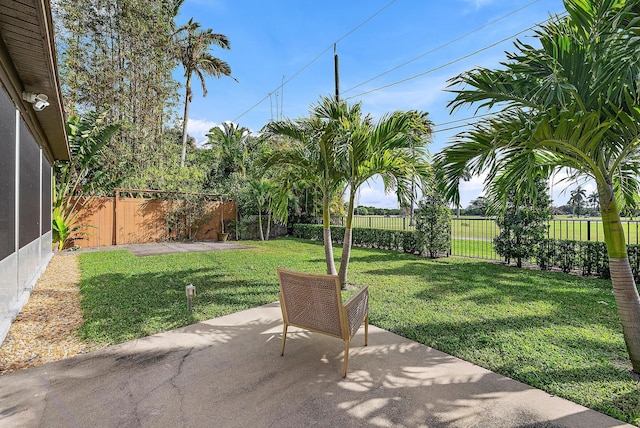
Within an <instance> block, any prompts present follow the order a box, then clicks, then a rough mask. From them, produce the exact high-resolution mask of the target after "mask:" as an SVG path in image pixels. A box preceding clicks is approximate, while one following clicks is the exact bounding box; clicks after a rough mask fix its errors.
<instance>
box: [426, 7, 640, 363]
mask: <svg viewBox="0 0 640 428" xmlns="http://www.w3.org/2000/svg"><path fill="white" fill-rule="evenodd" d="M564 4H565V7H566V9H567V11H568V13H569V15H568V16H567V17H565V18H561V17H556V18H554V19H551V20H550V21H549V22H548V23H547V24H546V25H544V26H541V27H539V28H538V30H537V31H536V38H537V39H538V41H539V42H540V46H541V47H533V46H532V45H530V44H525V43H521V42H520V41H517V42H516V45H515V46H516V49H517V52H515V53H509V54H507V61H506V62H504V63H503V64H502V68H501V69H499V70H491V69H486V68H476V69H474V70H471V71H469V72H466V73H463V74H461V75H459V76H457V77H456V78H454V79H453V80H452V85H456V87H458V85H461V86H462V88H461V89H456V90H454V93H455V94H456V96H455V98H454V100H453V101H451V103H450V104H449V106H450V107H451V108H452V109H453V110H456V109H458V108H459V107H462V106H468V105H471V104H476V105H478V106H479V108H480V107H488V108H491V107H498V108H499V110H498V111H497V112H496V113H495V114H494V115H492V116H489V117H485V118H483V119H481V120H479V121H478V122H477V123H475V124H474V125H473V127H472V128H471V129H470V130H468V131H465V132H463V133H461V134H460V135H458V137H457V141H456V142H455V143H453V144H452V145H451V146H449V147H447V148H446V149H445V150H443V151H442V152H441V153H439V154H438V155H437V158H436V160H437V168H438V174H439V177H440V178H441V179H442V189H443V190H444V191H445V194H446V196H447V197H448V198H449V199H451V200H453V201H454V202H458V201H459V191H458V186H459V180H460V178H461V177H462V175H463V172H464V170H465V168H466V167H469V168H470V170H471V172H472V173H473V174H478V173H480V172H483V171H486V172H487V174H488V175H487V177H488V178H487V185H488V187H489V190H490V191H491V192H492V193H494V194H497V195H502V196H503V197H504V195H507V194H508V190H509V189H516V190H517V191H518V192H528V193H529V194H532V193H533V192H534V190H533V189H534V186H533V183H534V180H533V178H535V177H536V176H542V177H548V176H549V175H550V174H551V173H552V172H553V171H557V170H559V169H561V168H568V169H570V170H571V171H572V172H573V173H575V174H576V175H581V176H586V177H590V178H591V179H593V180H594V181H595V182H596V184H597V189H598V197H599V201H600V212H601V215H602V219H603V228H604V235H605V242H606V245H607V250H608V255H609V265H610V269H611V280H612V285H613V292H614V295H615V299H616V305H617V309H618V313H619V315H620V319H621V324H622V328H623V333H624V338H625V342H626V346H627V350H628V352H629V357H630V359H631V363H632V366H633V370H634V371H635V372H636V373H640V297H639V296H638V290H637V288H636V284H635V281H634V278H633V274H632V271H631V266H630V264H629V258H628V254H627V247H626V242H625V237H624V231H623V229H622V226H621V223H620V212H621V211H622V209H623V208H624V207H625V205H628V206H635V203H636V201H635V195H637V194H638V188H639V183H638V179H637V177H638V174H639V173H640V145H638V140H639V138H640V114H639V113H638V110H639V109H640V92H639V89H640V88H639V87H638V85H637V76H638V75H640V74H639V73H640V50H638V49H637V44H636V40H637V37H636V34H638V32H640V31H639V30H640V28H639V27H638V25H639V24H638V22H637V18H638V16H639V15H640V4H639V3H638V2H632V1H624V0H564ZM533 194H534V195H535V193H533Z"/></svg>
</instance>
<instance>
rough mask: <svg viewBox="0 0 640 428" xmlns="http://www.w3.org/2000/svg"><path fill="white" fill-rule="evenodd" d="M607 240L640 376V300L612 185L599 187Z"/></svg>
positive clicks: (616, 290)
mask: <svg viewBox="0 0 640 428" xmlns="http://www.w3.org/2000/svg"><path fill="white" fill-rule="evenodd" d="M598 193H599V195H600V212H601V214H602V226H603V228H604V239H605V242H606V244H607V252H608V254H609V268H610V270H611V284H612V286H613V295H614V297H615V299H616V307H617V309H618V315H619V316H620V321H621V323H622V332H623V334H624V341H625V344H626V346H627V352H628V353H629V358H630V360H631V365H632V367H633V371H634V372H636V373H638V374H640V297H639V296H638V289H637V288H636V283H635V281H634V279H633V273H632V271H631V265H630V263H629V256H628V254H627V244H626V240H625V237H624V229H623V227H622V223H621V222H620V213H619V211H618V204H617V202H616V199H615V196H614V194H613V186H612V185H611V184H607V185H601V184H600V183H598Z"/></svg>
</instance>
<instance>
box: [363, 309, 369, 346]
mask: <svg viewBox="0 0 640 428" xmlns="http://www.w3.org/2000/svg"><path fill="white" fill-rule="evenodd" d="M368 344H369V314H367V315H366V316H365V317H364V346H367V345H368Z"/></svg>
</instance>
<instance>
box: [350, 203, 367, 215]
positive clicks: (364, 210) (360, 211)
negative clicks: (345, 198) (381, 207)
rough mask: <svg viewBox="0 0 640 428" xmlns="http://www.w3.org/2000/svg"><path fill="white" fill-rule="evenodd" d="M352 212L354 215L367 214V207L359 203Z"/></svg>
mask: <svg viewBox="0 0 640 428" xmlns="http://www.w3.org/2000/svg"><path fill="white" fill-rule="evenodd" d="M354 214H355V215H369V210H368V209H367V207H363V206H362V205H359V206H357V207H356V209H355V210H354Z"/></svg>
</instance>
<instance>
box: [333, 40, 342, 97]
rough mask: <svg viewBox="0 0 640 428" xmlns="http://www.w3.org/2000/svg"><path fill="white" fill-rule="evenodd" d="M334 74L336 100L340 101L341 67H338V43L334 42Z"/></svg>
mask: <svg viewBox="0 0 640 428" xmlns="http://www.w3.org/2000/svg"><path fill="white" fill-rule="evenodd" d="M333 74H334V77H335V84H336V102H340V69H339V68H338V52H337V46H336V43H334V44H333Z"/></svg>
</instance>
